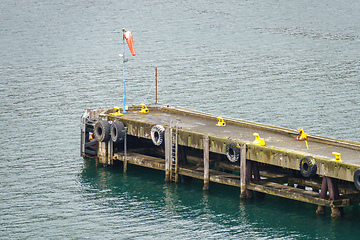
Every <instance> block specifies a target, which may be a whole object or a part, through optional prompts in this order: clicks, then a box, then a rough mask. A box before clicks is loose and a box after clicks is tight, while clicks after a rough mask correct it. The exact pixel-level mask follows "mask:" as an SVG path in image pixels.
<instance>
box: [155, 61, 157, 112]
mask: <svg viewBox="0 0 360 240" xmlns="http://www.w3.org/2000/svg"><path fill="white" fill-rule="evenodd" d="M156 104H157V67H155V105H156Z"/></svg>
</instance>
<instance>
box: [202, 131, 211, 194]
mask: <svg viewBox="0 0 360 240" xmlns="http://www.w3.org/2000/svg"><path fill="white" fill-rule="evenodd" d="M203 149H204V156H203V157H204V187H203V190H204V191H207V190H209V183H210V173H209V168H210V167H209V166H210V163H209V151H210V149H209V136H204V137H203Z"/></svg>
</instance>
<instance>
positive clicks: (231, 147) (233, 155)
mask: <svg viewBox="0 0 360 240" xmlns="http://www.w3.org/2000/svg"><path fill="white" fill-rule="evenodd" d="M225 153H226V157H227V158H228V159H229V161H230V162H237V161H238V160H239V159H240V145H239V144H238V143H237V142H229V143H228V144H226V147H225Z"/></svg>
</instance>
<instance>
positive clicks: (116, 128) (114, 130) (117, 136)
mask: <svg viewBox="0 0 360 240" xmlns="http://www.w3.org/2000/svg"><path fill="white" fill-rule="evenodd" d="M124 129H125V126H124V124H123V123H122V122H121V121H115V122H113V123H112V124H111V126H110V135H111V140H112V141H113V142H114V143H118V142H121V141H123V140H124V137H125V132H124Z"/></svg>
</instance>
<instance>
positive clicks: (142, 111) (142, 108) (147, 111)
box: [139, 104, 149, 113]
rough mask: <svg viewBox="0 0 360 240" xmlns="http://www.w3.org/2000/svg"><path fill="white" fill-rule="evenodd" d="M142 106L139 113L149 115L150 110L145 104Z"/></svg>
mask: <svg viewBox="0 0 360 240" xmlns="http://www.w3.org/2000/svg"><path fill="white" fill-rule="evenodd" d="M140 105H141V110H140V111H139V113H149V109H148V108H147V107H146V105H145V104H140Z"/></svg>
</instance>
